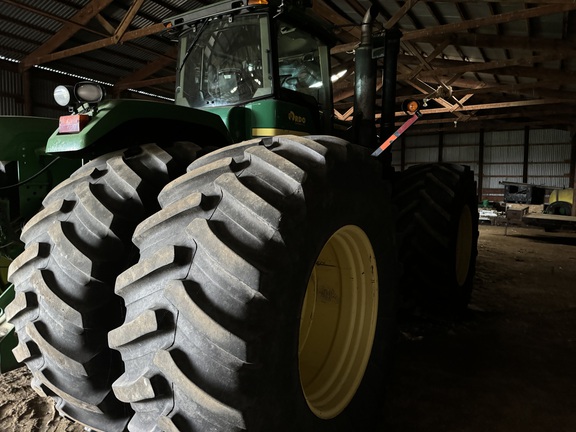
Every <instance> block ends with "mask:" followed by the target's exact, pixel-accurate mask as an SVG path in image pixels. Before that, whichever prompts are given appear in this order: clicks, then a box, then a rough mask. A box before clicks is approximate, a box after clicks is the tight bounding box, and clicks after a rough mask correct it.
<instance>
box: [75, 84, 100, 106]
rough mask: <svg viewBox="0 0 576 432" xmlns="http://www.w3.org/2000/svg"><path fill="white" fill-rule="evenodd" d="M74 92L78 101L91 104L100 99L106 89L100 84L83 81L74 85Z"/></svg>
mask: <svg viewBox="0 0 576 432" xmlns="http://www.w3.org/2000/svg"><path fill="white" fill-rule="evenodd" d="M74 94H75V95H76V99H78V101H79V102H82V103H89V104H93V103H98V102H100V101H102V99H104V96H105V95H106V91H105V90H104V87H102V86H101V85H100V84H95V83H93V82H89V81H83V82H79V83H78V84H76V85H75V86H74Z"/></svg>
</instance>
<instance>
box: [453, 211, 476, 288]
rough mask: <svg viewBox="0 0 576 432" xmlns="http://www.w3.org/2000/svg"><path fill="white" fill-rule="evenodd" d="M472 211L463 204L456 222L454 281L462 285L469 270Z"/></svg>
mask: <svg viewBox="0 0 576 432" xmlns="http://www.w3.org/2000/svg"><path fill="white" fill-rule="evenodd" d="M472 230H473V225H472V212H471V211H470V208H469V207H468V206H467V205H465V206H464V207H462V212H461V213H460V221H459V222H458V238H457V239H456V282H457V283H458V286H463V285H464V284H465V283H466V279H467V278H468V272H469V271H470V258H471V256H472V236H473V233H472Z"/></svg>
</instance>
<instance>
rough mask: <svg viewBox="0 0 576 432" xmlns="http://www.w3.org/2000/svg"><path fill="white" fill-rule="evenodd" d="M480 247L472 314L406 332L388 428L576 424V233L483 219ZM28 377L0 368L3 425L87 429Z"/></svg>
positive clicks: (557, 429) (446, 430)
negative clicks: (65, 416)
mask: <svg viewBox="0 0 576 432" xmlns="http://www.w3.org/2000/svg"><path fill="white" fill-rule="evenodd" d="M478 252H479V254H478V265H477V276H476V281H475V292H474V295H473V299H472V303H471V305H470V311H469V314H468V316H467V317H466V318H465V319H464V320H463V321H461V322H458V323H448V322H438V321H431V320H429V319H427V320H423V321H422V322H419V323H417V324H416V325H412V326H411V327H410V329H409V331H407V332H405V334H404V335H403V337H402V338H401V340H400V343H399V346H398V353H397V359H396V363H397V364H396V370H395V375H394V379H393V382H392V383H391V387H390V394H391V396H392V397H391V398H389V399H390V402H389V404H388V405H387V407H386V413H385V414H386V415H385V417H386V419H387V420H386V427H385V428H384V429H383V430H385V431H388V432H516V431H522V432H551V431H554V432H573V431H576V234H559V233H545V232H544V231H543V230H540V229H532V228H508V235H507V236H504V227H498V226H481V227H480V239H479V251H478ZM29 379H30V378H29V375H28V373H27V372H26V369H25V368H20V369H17V370H16V371H13V372H11V373H8V374H5V375H3V376H0V431H2V432H11V431H17V432H29V431H30V432H31V431H42V432H43V431H50V432H77V431H78V432H79V431H82V430H83V428H82V427H81V426H79V425H73V424H71V423H70V422H68V421H67V420H65V419H63V418H61V417H59V416H58V415H57V413H56V412H55V410H54V408H53V406H52V404H51V403H50V402H49V400H47V399H44V398H41V397H40V396H38V395H36V394H35V393H34V392H33V391H32V390H31V389H30V388H29V386H28V382H29ZM354 432H355V431H354ZM359 432H360V431H359ZM362 432H364V431H362Z"/></svg>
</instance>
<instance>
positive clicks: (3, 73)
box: [0, 69, 24, 115]
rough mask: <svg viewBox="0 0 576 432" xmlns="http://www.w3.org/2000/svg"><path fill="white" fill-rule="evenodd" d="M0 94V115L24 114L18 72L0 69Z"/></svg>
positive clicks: (20, 81)
mask: <svg viewBox="0 0 576 432" xmlns="http://www.w3.org/2000/svg"><path fill="white" fill-rule="evenodd" d="M0 94H2V97H0V115H23V114H24V104H23V100H22V96H21V95H22V80H21V78H20V74H18V73H16V72H12V71H8V70H5V69H0Z"/></svg>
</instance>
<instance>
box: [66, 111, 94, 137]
mask: <svg viewBox="0 0 576 432" xmlns="http://www.w3.org/2000/svg"><path fill="white" fill-rule="evenodd" d="M89 121H90V116H88V115H86V114H73V115H67V116H62V117H60V122H59V124H58V132H59V133H62V134H65V133H78V132H80V131H81V130H82V129H84V126H86V125H87V124H88V122H89Z"/></svg>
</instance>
